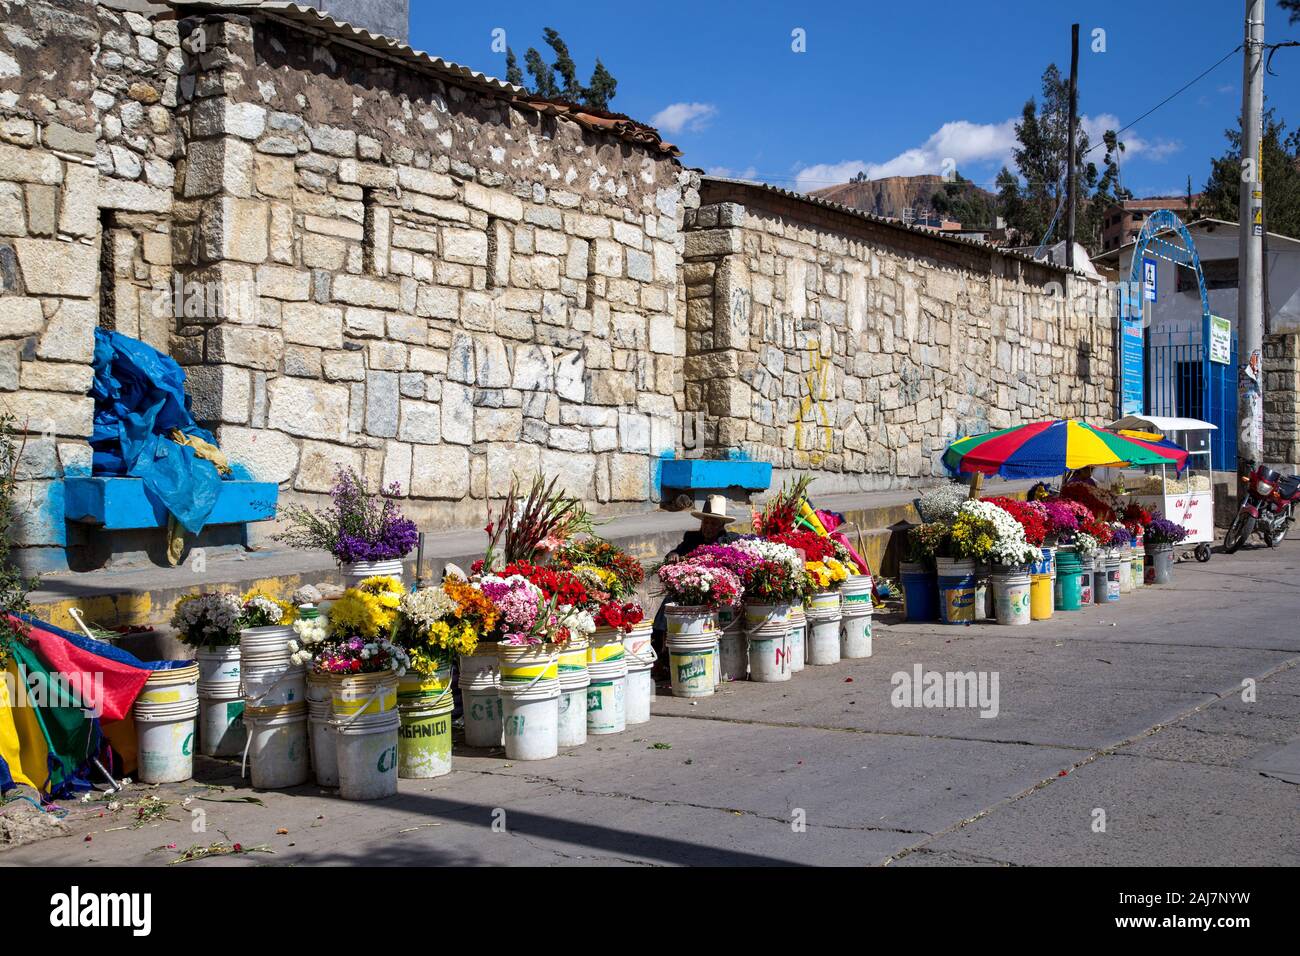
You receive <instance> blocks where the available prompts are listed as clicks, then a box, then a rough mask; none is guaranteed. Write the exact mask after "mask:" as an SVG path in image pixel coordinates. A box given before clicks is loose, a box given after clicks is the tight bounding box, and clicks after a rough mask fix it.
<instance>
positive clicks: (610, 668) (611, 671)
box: [587, 641, 713, 680]
mask: <svg viewBox="0 0 1300 956" xmlns="http://www.w3.org/2000/svg"><path fill="white" fill-rule="evenodd" d="M709 643H710V644H712V643H713V642H712V641H710V642H709ZM587 673H588V674H589V675H590V676H591V678H592V680H601V679H605V680H608V679H609V678H619V677H623V676H625V675H626V674H627V658H626V657H620V658H619V659H618V660H614V661H595V662H589V663H588V664H587Z"/></svg>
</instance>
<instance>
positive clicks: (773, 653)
mask: <svg viewBox="0 0 1300 956" xmlns="http://www.w3.org/2000/svg"><path fill="white" fill-rule="evenodd" d="M789 640H790V628H789V627H788V626H784V627H781V628H780V629H770V628H763V629H761V630H758V631H750V632H749V637H748V642H749V679H750V680H752V681H756V682H758V683H760V684H776V683H780V682H781V681H787V680H789V679H790V654H789V648H788V647H787V643H788V642H789Z"/></svg>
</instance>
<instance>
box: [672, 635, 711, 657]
mask: <svg viewBox="0 0 1300 956" xmlns="http://www.w3.org/2000/svg"><path fill="white" fill-rule="evenodd" d="M716 642H717V637H716V636H715V635H714V634H693V635H671V634H670V635H669V636H668V649H669V650H672V651H684V652H687V653H690V652H691V651H711V650H713V645H714V644H715V643H716Z"/></svg>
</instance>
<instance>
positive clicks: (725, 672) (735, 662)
mask: <svg viewBox="0 0 1300 956" xmlns="http://www.w3.org/2000/svg"><path fill="white" fill-rule="evenodd" d="M718 672H719V675H720V680H724V681H734V680H745V679H746V678H747V677H748V676H749V646H748V644H746V643H745V632H744V630H743V629H742V628H741V622H740V621H739V620H736V621H733V622H732V623H730V624H728V625H727V626H726V627H724V628H723V629H722V632H721V634H719V635H718Z"/></svg>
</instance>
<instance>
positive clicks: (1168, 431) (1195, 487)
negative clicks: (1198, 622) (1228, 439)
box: [1107, 415, 1218, 562]
mask: <svg viewBox="0 0 1300 956" xmlns="http://www.w3.org/2000/svg"><path fill="white" fill-rule="evenodd" d="M1107 427H1108V429H1109V430H1110V431H1115V432H1119V433H1120V434H1127V435H1129V437H1134V438H1142V437H1148V438H1154V437H1159V438H1162V439H1164V440H1166V441H1171V442H1173V443H1174V444H1176V445H1179V446H1181V447H1182V448H1184V449H1186V450H1187V467H1186V468H1185V469H1184V470H1183V472H1182V474H1177V473H1174V472H1171V471H1170V469H1169V466H1167V465H1145V466H1143V467H1142V468H1141V469H1140V475H1134V474H1133V471H1134V470H1138V469H1134V470H1130V471H1129V473H1128V474H1127V475H1126V476H1125V475H1121V476H1119V477H1118V478H1117V479H1116V481H1118V482H1123V486H1124V490H1125V491H1126V492H1127V495H1126V497H1127V498H1128V500H1130V501H1134V502H1137V503H1138V504H1139V505H1141V506H1142V507H1143V508H1145V509H1146V510H1147V511H1150V512H1151V513H1152V514H1153V515H1157V516H1159V517H1163V518H1166V519H1168V520H1169V521H1173V522H1176V523H1178V524H1180V525H1182V526H1183V527H1184V528H1186V529H1187V538H1186V539H1185V540H1184V541H1183V544H1182V546H1183V547H1184V548H1187V547H1191V548H1193V550H1194V553H1195V555H1196V560H1197V561H1202V562H1204V561H1209V560H1210V554H1211V551H1210V546H1211V544H1213V542H1214V540H1215V538H1214V481H1213V475H1214V473H1213V471H1212V469H1211V467H1210V432H1212V431H1217V430H1218V426H1216V425H1212V424H1210V423H1209V422H1203V421H1200V420H1198V419H1195V418H1168V417H1163V416H1155V415H1146V416H1143V415H1130V416H1128V417H1126V418H1121V419H1120V420H1119V421H1117V422H1112V423H1111V424H1110V425H1109V426H1107ZM1112 490H1115V488H1114V486H1112Z"/></svg>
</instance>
